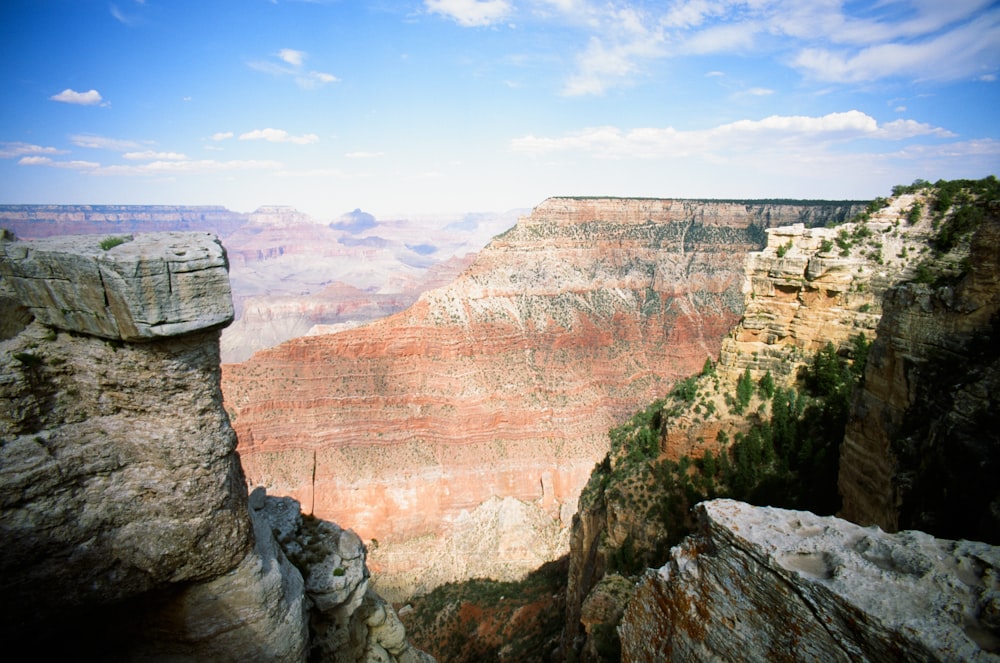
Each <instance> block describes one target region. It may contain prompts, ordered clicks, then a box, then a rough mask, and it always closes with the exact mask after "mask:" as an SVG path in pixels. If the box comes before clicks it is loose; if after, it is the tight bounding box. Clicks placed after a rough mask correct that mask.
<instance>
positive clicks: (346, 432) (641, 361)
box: [223, 199, 851, 594]
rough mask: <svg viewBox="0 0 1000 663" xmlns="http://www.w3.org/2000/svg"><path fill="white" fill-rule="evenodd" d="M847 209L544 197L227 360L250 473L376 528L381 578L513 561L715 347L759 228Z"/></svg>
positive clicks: (521, 562)
mask: <svg viewBox="0 0 1000 663" xmlns="http://www.w3.org/2000/svg"><path fill="white" fill-rule="evenodd" d="M850 210H851V206H840V207H836V206H833V207H829V208H824V207H821V206H794V205H784V206H783V205H747V204H728V203H699V202H691V201H670V200H620V199H551V200H548V201H546V202H545V203H543V204H542V205H540V206H539V207H538V208H536V209H535V210H534V212H533V213H532V214H531V216H529V217H526V218H523V219H521V220H520V221H519V222H518V224H517V225H516V226H515V227H514V228H513V229H511V230H510V231H508V232H506V233H504V234H503V235H500V236H498V237H497V238H495V239H494V241H493V242H492V243H491V244H490V245H489V246H488V247H487V248H486V249H485V250H483V251H482V252H481V253H480V255H479V257H478V259H477V261H476V263H475V264H474V265H473V266H472V267H470V268H469V269H468V270H467V271H466V272H465V273H464V274H463V275H462V276H461V277H460V278H459V279H458V280H456V281H455V282H454V283H453V284H452V285H450V286H447V287H444V288H440V289H437V290H434V291H431V292H428V293H425V294H424V295H422V296H421V298H420V300H419V301H418V302H417V303H416V304H415V305H414V306H412V307H411V308H410V309H408V310H407V311H405V312H403V313H400V314H397V315H395V316H392V317H390V318H386V319H384V320H380V321H377V322H375V323H372V324H369V325H367V326H365V327H361V328H358V329H354V330H350V331H346V332H342V333H339V334H335V335H331V336H325V337H310V338H301V339H296V340H294V341H290V342H288V343H286V344H284V345H282V346H279V347H278V348H275V349H272V350H269V351H265V352H261V353H259V354H257V355H256V356H254V357H253V358H251V359H250V360H249V361H247V362H245V363H243V364H240V365H232V366H228V365H227V366H225V367H224V369H223V389H224V392H225V394H226V403H227V408H229V409H230V412H231V414H232V415H233V419H234V422H235V423H234V426H235V427H236V430H237V433H238V436H239V438H240V455H241V458H242V459H243V463H244V468H245V469H246V471H247V475H248V478H249V480H250V481H251V482H252V483H255V484H261V485H266V486H268V489H269V490H270V491H272V492H275V493H279V494H280V493H286V494H290V495H293V496H295V497H296V498H297V499H300V500H301V501H302V502H303V505H304V508H306V509H307V510H308V509H310V508H311V509H312V512H313V513H315V514H316V515H317V516H320V517H333V518H335V519H337V520H338V521H339V522H343V523H345V524H348V525H349V526H351V527H352V528H354V529H356V530H357V531H358V532H359V533H360V534H361V535H362V536H363V537H365V538H366V539H367V538H370V537H377V538H378V539H379V543H380V545H379V547H378V550H375V551H373V555H372V559H373V566H374V567H375V568H376V569H377V570H378V571H379V574H378V577H379V587H380V590H384V589H385V588H386V587H387V586H391V587H397V588H399V589H400V591H401V593H403V594H405V593H407V592H409V591H413V590H415V589H420V588H426V587H429V586H433V585H436V584H440V583H441V582H444V581H447V580H452V579H455V578H461V577H469V576H474V575H493V576H495V577H512V576H516V575H520V574H522V573H523V572H525V571H527V570H528V569H531V568H535V567H537V566H538V565H539V564H540V563H542V562H544V561H546V560H547V559H552V558H554V557H555V556H557V555H558V554H560V553H561V552H562V551H564V550H565V547H566V545H567V541H566V536H567V534H568V532H567V529H566V525H568V523H569V520H570V516H571V515H572V513H573V511H574V510H575V506H576V498H577V496H578V495H579V492H580V489H581V488H582V486H583V485H584V483H585V482H586V479H587V476H588V475H589V473H590V470H591V468H592V467H593V465H594V463H595V462H596V461H597V460H599V459H600V458H601V457H602V456H603V455H604V454H605V453H606V451H607V436H606V433H607V430H608V428H610V427H611V426H612V425H614V424H615V423H617V422H618V421H619V420H620V419H621V418H622V417H624V416H625V415H627V414H630V413H631V412H633V411H635V410H636V409H637V408H639V407H640V406H641V405H644V404H645V403H648V402H649V401H650V400H652V399H653V398H655V397H657V396H659V395H661V394H662V393H663V392H664V391H666V389H667V388H668V387H669V385H670V383H671V382H672V381H673V380H674V379H676V378H677V377H680V376H684V375H687V374H690V373H692V372H694V371H696V370H697V369H698V368H700V367H701V365H702V363H703V362H704V360H705V357H706V356H710V355H713V356H714V355H715V354H717V353H718V351H719V344H720V342H721V339H722V337H723V336H724V335H725V334H726V332H727V331H728V330H729V329H730V328H731V327H732V325H733V324H735V322H736V321H737V319H738V318H739V315H740V314H741V312H742V307H743V297H742V294H741V292H740V286H741V283H742V266H743V258H744V256H745V255H746V253H747V252H748V251H750V250H754V249H758V248H760V247H761V246H762V244H763V242H764V229H765V228H766V227H769V226H770V225H781V224H788V223H793V222H798V221H803V220H806V221H809V222H810V223H812V222H816V221H817V220H818V219H819V218H820V217H822V216H824V215H835V214H840V215H841V216H845V215H847V214H848V213H849V212H850ZM508 500H514V501H515V502H517V503H519V504H520V506H518V505H517V504H514V503H511V502H508ZM461 540H468V541H469V542H470V544H469V546H468V547H462V546H454V545H452V544H451V543H449V542H452V541H461ZM473 542H474V545H473Z"/></svg>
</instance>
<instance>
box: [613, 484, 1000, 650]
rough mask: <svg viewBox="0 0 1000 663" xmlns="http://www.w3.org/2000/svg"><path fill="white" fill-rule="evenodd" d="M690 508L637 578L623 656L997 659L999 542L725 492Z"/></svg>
mask: <svg viewBox="0 0 1000 663" xmlns="http://www.w3.org/2000/svg"><path fill="white" fill-rule="evenodd" d="M697 511H698V516H699V520H700V531H699V533H698V534H697V535H695V536H691V537H689V538H688V539H686V540H685V541H684V542H683V543H682V544H681V545H679V546H677V547H675V548H673V549H672V550H671V558H670V561H669V562H668V563H667V565H665V566H664V567H662V568H661V569H659V570H657V571H650V572H648V573H647V574H646V576H644V578H643V579H642V581H641V582H640V583H639V587H638V589H637V592H636V596H635V598H633V600H632V601H631V603H630V604H629V606H628V608H627V610H626V612H625V616H624V619H623V620H622V623H621V626H620V627H619V632H620V634H621V638H622V654H623V660H630V661H662V660H674V661H708V660H720V659H729V658H733V657H738V658H739V659H740V660H744V661H774V660H817V661H818V660H822V661H959V660H961V661H997V660H1000V656H998V655H997V654H998V650H1000V619H998V614H1000V575H998V571H1000V548H997V547H995V546H990V545H987V544H985V543H976V542H972V541H947V540H943V539H936V538H934V537H932V536H930V535H928V534H924V533H922V532H918V531H906V532H900V533H898V534H887V533H885V532H883V531H882V530H880V529H878V528H877V527H861V526H859V525H855V524H854V523H849V522H847V521H845V520H841V519H839V518H834V517H820V516H816V515H814V514H812V513H809V512H806V511H788V510H785V509H776V508H769V507H754V506H750V505H749V504H744V503H742V502H736V501H733V500H714V501H710V502H703V503H701V504H700V505H699V506H698V507H697ZM735 652H738V655H734V653H735Z"/></svg>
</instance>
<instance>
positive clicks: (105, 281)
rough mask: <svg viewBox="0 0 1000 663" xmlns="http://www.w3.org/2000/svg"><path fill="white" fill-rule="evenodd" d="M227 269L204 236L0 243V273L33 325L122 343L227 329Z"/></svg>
mask: <svg viewBox="0 0 1000 663" xmlns="http://www.w3.org/2000/svg"><path fill="white" fill-rule="evenodd" d="M111 240H113V241H111ZM118 241H120V242H121V243H118V244H115V245H114V246H110V245H111V244H114V242H118ZM102 245H103V246H102ZM104 246H108V247H109V248H103V247H104ZM228 267H229V266H228V262H227V259H226V252H225V249H224V248H223V247H222V244H221V242H220V241H219V240H218V239H217V238H216V237H215V236H214V235H212V234H210V233H200V232H165V233H148V234H142V235H135V236H131V235H123V236H115V237H107V238H104V239H103V240H102V238H101V237H100V236H93V235H77V236H67V237H51V238H47V239H41V240H34V241H30V242H17V241H14V242H8V241H3V242H0V275H2V276H3V278H4V280H6V281H7V282H8V283H9V284H10V286H11V287H12V289H13V290H14V291H15V292H16V293H17V295H18V297H19V298H20V300H21V303H22V304H23V305H24V306H26V307H27V308H28V309H29V310H30V311H31V313H32V315H34V316H35V318H36V319H38V320H39V321H40V322H42V323H44V324H46V325H49V326H50V327H56V328H58V329H63V330H66V331H72V332H80V333H84V334H90V335H92V336H100V337H102V338H109V339H116V340H123V341H143V340H150V339H153V338H159V337H166V336H179V335H182V334H188V333H191V332H194V331H198V330H202V329H211V328H216V327H224V326H226V325H228V324H229V323H230V322H232V320H233V303H232V295H231V292H230V288H229V277H228Z"/></svg>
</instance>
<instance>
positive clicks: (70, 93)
mask: <svg viewBox="0 0 1000 663" xmlns="http://www.w3.org/2000/svg"><path fill="white" fill-rule="evenodd" d="M49 99H51V100H52V101H59V102H61V103H64V104H76V105H77V106H109V105H110V103H109V102H107V101H104V98H103V97H102V96H101V93H100V92H98V91H97V90H87V91H86V92H77V91H76V90H72V89H70V88H66V89H65V90H63V91H62V92H60V93H59V94H54V95H52V96H51V97H49Z"/></svg>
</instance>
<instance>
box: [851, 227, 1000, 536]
mask: <svg viewBox="0 0 1000 663" xmlns="http://www.w3.org/2000/svg"><path fill="white" fill-rule="evenodd" d="M967 262H968V265H969V271H968V273H967V274H966V275H965V276H964V277H963V278H962V279H961V280H960V281H959V282H958V283H956V284H952V285H947V284H945V285H937V286H934V285H928V284H924V283H908V284H904V285H901V286H899V287H897V288H895V289H893V290H892V291H890V292H889V293H888V295H887V296H886V299H885V304H884V306H885V313H884V315H883V317H882V321H881V323H880V325H879V329H878V337H877V340H876V342H875V343H874V345H873V346H872V349H871V353H870V355H869V359H868V366H867V370H866V372H865V381H864V389H863V390H862V392H861V394H860V395H859V396H858V398H857V400H856V402H855V406H854V409H855V412H856V413H857V417H856V418H854V419H853V420H852V421H851V422H849V424H848V428H847V433H846V436H845V440H844V444H843V447H842V451H841V461H840V477H839V488H840V492H841V495H842V496H843V499H844V502H843V510H842V512H841V515H843V517H845V518H847V519H849V520H852V521H855V522H859V523H862V524H877V525H879V526H880V527H882V528H884V529H886V530H889V531H896V530H898V529H910V528H917V529H922V530H925V531H929V532H931V533H934V534H936V535H938V536H953V537H954V536H967V537H970V538H976V539H979V540H984V541H988V542H990V543H1000V492H998V487H997V482H996V480H995V477H996V476H997V473H998V472H1000V432H998V431H1000V414H998V413H1000V350H998V344H997V340H998V331H1000V318H998V316H1000V313H998V312H1000V220H998V218H997V216H996V214H995V213H994V215H993V216H992V217H991V218H988V219H987V220H986V222H984V224H983V225H982V227H980V229H979V230H978V231H977V233H976V235H975V236H974V237H973V239H972V243H971V247H970V250H969V255H968V258H967Z"/></svg>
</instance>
